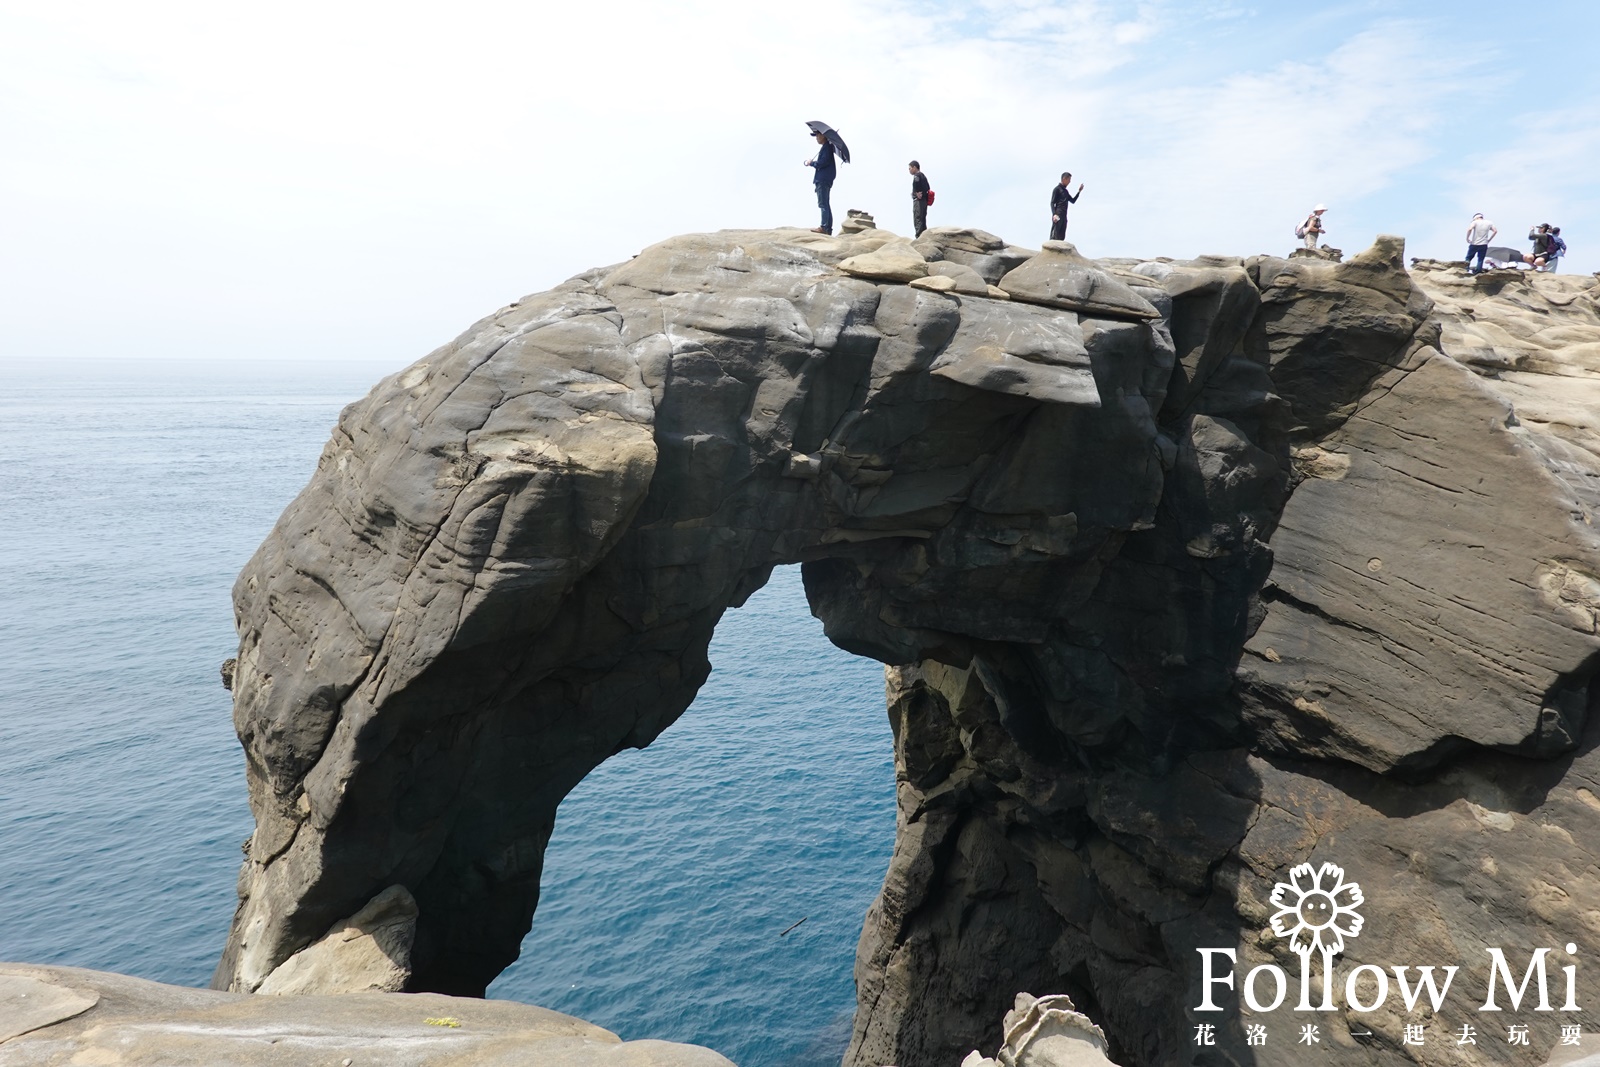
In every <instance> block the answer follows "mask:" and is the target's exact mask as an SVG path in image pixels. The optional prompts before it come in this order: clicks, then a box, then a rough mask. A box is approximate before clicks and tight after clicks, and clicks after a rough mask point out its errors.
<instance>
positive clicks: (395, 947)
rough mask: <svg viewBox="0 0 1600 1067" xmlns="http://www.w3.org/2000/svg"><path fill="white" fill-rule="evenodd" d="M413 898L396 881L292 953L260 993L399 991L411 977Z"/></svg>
mask: <svg viewBox="0 0 1600 1067" xmlns="http://www.w3.org/2000/svg"><path fill="white" fill-rule="evenodd" d="M416 936H417V902H416V901H415V900H413V899H412V898H411V894H410V893H408V892H406V888H405V886H399V885H394V886H390V887H389V888H388V889H385V890H384V891H383V892H381V893H379V894H378V895H377V896H375V897H373V898H372V900H371V901H369V902H368V903H367V905H366V907H364V908H362V909H361V910H360V911H358V912H356V913H355V914H354V915H352V916H350V918H348V919H346V920H345V921H344V922H341V923H336V924H335V925H334V927H333V929H331V930H329V931H328V932H327V934H325V935H324V936H323V937H322V938H321V940H319V941H316V942H313V943H312V944H310V945H307V946H306V947H305V948H303V949H301V950H300V951H299V952H296V953H295V954H294V955H293V956H290V957H289V958H288V959H287V960H284V961H283V963H281V964H279V966H278V968H277V969H276V970H274V971H273V972H272V973H271V974H269V975H267V977H266V980H265V981H263V982H262V983H261V986H260V988H259V989H257V990H256V992H258V993H273V994H290V993H399V992H401V991H403V990H404V989H405V987H406V982H407V981H409V980H410V978H411V943H412V941H414V940H415V939H416Z"/></svg>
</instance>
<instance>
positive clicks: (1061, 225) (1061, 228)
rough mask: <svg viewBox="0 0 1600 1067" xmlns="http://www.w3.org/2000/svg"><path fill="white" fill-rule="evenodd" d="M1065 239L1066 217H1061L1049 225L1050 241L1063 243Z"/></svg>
mask: <svg viewBox="0 0 1600 1067" xmlns="http://www.w3.org/2000/svg"><path fill="white" fill-rule="evenodd" d="M1066 239H1067V217H1066V216H1065V215H1062V216H1061V217H1060V218H1059V219H1056V220H1055V221H1054V222H1052V223H1050V240H1052V241H1065V240H1066Z"/></svg>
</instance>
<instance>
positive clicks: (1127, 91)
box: [0, 0, 1600, 362]
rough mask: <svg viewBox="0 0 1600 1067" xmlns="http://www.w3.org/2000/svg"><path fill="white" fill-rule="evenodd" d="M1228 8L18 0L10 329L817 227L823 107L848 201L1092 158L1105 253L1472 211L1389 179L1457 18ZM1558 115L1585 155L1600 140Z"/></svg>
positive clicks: (456, 316) (165, 330) (247, 308)
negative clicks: (1315, 205)
mask: <svg viewBox="0 0 1600 1067" xmlns="http://www.w3.org/2000/svg"><path fill="white" fill-rule="evenodd" d="M1234 15H1236V12H1233V11H1232V10H1231V9H1229V8H1227V7H1226V6H1219V7H1216V9H1215V10H1210V11H1196V10H1194V9H1192V8H1190V7H1186V6H1179V5H1174V4H1162V3H1150V4H1140V5H1132V4H1124V3H1095V2H1072V3H1050V2H1045V0H1028V2H1017V0H1012V2H1002V0H974V2H969V3H966V4H962V5H953V4H952V5H938V4H932V3H929V2H927V0H916V2H913V0H892V2H872V0H812V2H810V3H807V4H804V5H757V4H748V3H733V2H723V0H687V2H685V3H680V4H674V5H662V4H646V3H612V4H605V5H599V4H587V5H578V4H561V5H556V4H538V5H529V4H526V3H514V2H511V0H479V2H466V3H462V4H457V5H452V6H450V7H448V8H444V7H439V6H436V5H433V6H422V5H411V6H407V5H406V4H403V3H398V4H396V3H389V4H381V5H380V4H377V3H369V2H359V3H357V2H345V3H333V4H329V3H319V4H312V3H309V2H306V0H288V2H285V3H281V4H277V5H273V6H271V7H269V8H249V9H246V8H237V7H233V8H229V7H218V6H217V5H214V4H209V3H199V2H188V0H184V2H178V0H166V2H161V0H155V2H152V3H146V4H141V5H127V4H121V3H109V2H102V3H87V2H78V3H72V2H68V3H61V4H56V5H51V6H45V5H30V6H23V5H22V4H20V3H15V4H13V3H9V2H8V0H0V138H3V139H4V142H5V143H6V145H7V155H8V159H7V167H6V168H4V170H3V171H0V197H3V198H4V200H5V201H6V202H7V203H8V204H9V205H11V207H12V209H13V210H11V211H9V212H8V213H7V215H8V219H9V221H7V222H6V223H5V224H4V225H5V232H4V234H3V238H4V243H3V246H0V257H3V259H0V274H3V277H0V284H3V285H5V286H6V288H7V291H8V294H9V295H10V297H11V298H10V299H8V300H7V301H6V302H5V303H4V305H3V306H0V353H13V354H63V355H84V354H99V353H121V354H128V355H159V354H174V355H192V356H207V357H210V356H216V355H222V354H239V355H297V356H335V355H366V356H377V357H384V358H390V359H393V360H394V361H395V362H403V361H405V360H409V359H410V358H413V357H415V356H416V355H419V354H421V353H422V352H424V351H426V350H427V349H428V348H430V347H432V346H433V345H434V344H436V343H438V342H440V341H441V340H444V339H446V338H448V337H449V336H450V335H451V334H453V333H454V332H455V331H456V330H457V329H459V328H461V327H463V326H465V325H466V324H467V323H469V322H470V321H472V320H473V319H474V318H475V317H477V316H478V315H479V314H481V313H483V312H484V311H486V310H488V309H490V308H492V307H493V306H494V305H495V304H497V303H498V302H501V301H505V300H509V299H512V298H515V297H516V296H519V295H521V294H522V293H524V292H527V291H531V290H534V289H538V288H543V287H546V286H548V285H551V284H553V283H555V282H557V281H559V280H560V279H561V278H564V277H566V276H568V275H570V274H572V273H574V272H576V271H578V270H581V269H583V268H585V267H588V266H591V265H594V264H598V263H607V262H614V261H616V260H618V259H621V258H624V257H626V256H627V255H629V254H631V253H632V252H634V251H636V250H637V249H638V248H639V247H641V246H642V245H644V244H647V243H649V242H651V241H654V240H657V239H660V238H662V237H665V236H668V235H670V234H673V233H678V232H684V231H688V230H703V229H715V228H719V227H724V226H771V225H778V224H796V223H799V224H808V225H809V224H810V223H811V222H813V221H814V218H815V216H814V212H815V207H814V204H813V201H812V197H811V191H810V186H809V181H808V177H809V172H807V171H805V170H803V169H802V168H801V167H800V162H801V160H802V159H803V158H805V157H806V156H808V155H809V154H810V153H811V151H812V150H813V148H814V146H813V145H812V144H811V143H810V141H809V140H808V139H807V137H806V133H805V129H804V126H803V125H802V124H803V122H804V120H806V119H812V118H817V119H823V120H825V121H828V122H831V123H833V124H835V125H836V126H838V127H839V128H840V129H841V131H842V132H843V133H844V135H845V136H846V138H847V139H848V140H849V141H850V142H851V145H852V148H853V150H854V154H855V162H854V163H852V164H851V165H850V166H849V167H846V168H844V169H843V171H842V173H841V176H840V181H839V185H838V186H837V188H836V191H835V208H836V211H839V210H842V209H843V208H845V207H851V206H859V207H864V208H867V209H868V210H872V211H874V212H875V213H877V214H878V216H879V218H880V220H881V221H882V222H883V223H884V224H886V225H889V226H891V227H896V228H904V227H906V226H907V225H908V224H909V217H908V216H909V208H908V206H907V197H906V191H907V182H908V179H907V176H906V174H905V162H906V161H907V160H908V159H911V158H913V157H916V158H919V159H921V160H922V161H923V163H924V164H925V166H926V168H927V170H928V172H929V174H930V175H931V177H932V179H933V183H934V188H935V189H937V190H938V191H939V193H940V198H939V202H938V203H937V204H936V205H935V208H934V212H933V215H934V221H935V222H936V223H938V222H962V223H970V224H975V225H980V226H984V227H985V228H988V229H991V230H994V231H995V232H997V233H1000V234H1002V235H1003V236H1006V237H1007V238H1009V239H1011V240H1014V241H1017V242H1019V243H1025V244H1037V242H1038V241H1039V240H1040V239H1041V238H1042V237H1043V236H1044V231H1045V228H1046V227H1047V225H1048V218H1047V217H1046V214H1047V213H1046V209H1045V204H1046V199H1045V198H1046V196H1047V194H1048V190H1049V186H1050V185H1051V183H1052V182H1053V180H1054V177H1055V175H1056V174H1057V173H1059V172H1060V171H1061V170H1063V169H1071V170H1073V171H1074V172H1076V173H1077V175H1078V178H1079V179H1080V180H1082V181H1084V182H1085V183H1087V185H1088V187H1089V191H1088V192H1087V193H1086V194H1085V197H1084V201H1083V202H1082V203H1081V204H1080V206H1079V207H1078V208H1077V209H1075V215H1074V218H1073V227H1072V236H1073V237H1074V238H1075V239H1077V240H1079V241H1080V243H1081V244H1083V246H1084V247H1085V250H1086V251H1089V252H1091V253H1093V254H1101V255H1115V254H1170V255H1188V254H1193V253H1197V252H1201V251H1234V252H1239V253H1249V252H1253V251H1259V250H1269V249H1287V247H1288V246H1289V244H1290V243H1291V242H1292V238H1291V237H1290V234H1289V231H1290V229H1292V226H1293V224H1294V222H1295V221H1296V220H1297V217H1298V215H1300V214H1301V213H1303V212H1304V210H1305V209H1306V207H1308V206H1309V204H1310V202H1312V201H1314V200H1318V199H1321V200H1326V201H1328V202H1329V203H1330V204H1331V205H1332V206H1333V208H1334V210H1333V211H1331V212H1330V216H1331V217H1330V225H1331V226H1332V227H1333V232H1332V236H1333V237H1334V238H1336V239H1337V240H1339V241H1340V242H1342V243H1345V244H1346V247H1354V246H1357V245H1359V244H1361V243H1363V242H1364V241H1365V239H1367V238H1369V237H1370V236H1371V234H1372V233H1374V232H1378V231H1380V230H1389V229H1393V228H1396V227H1399V226H1406V225H1416V226H1417V228H1418V231H1419V232H1421V231H1429V228H1430V227H1432V228H1433V229H1436V230H1439V231H1440V232H1443V231H1444V229H1445V228H1446V227H1445V225H1444V223H1442V222H1439V221H1437V220H1435V219H1433V217H1432V216H1431V215H1429V214H1428V212H1426V211H1423V212H1418V213H1415V217H1413V213H1411V212H1410V210H1409V209H1407V210H1405V211H1400V212H1396V211H1395V210H1394V207H1395V205H1394V204H1393V203H1391V202H1386V201H1385V200H1384V197H1385V196H1387V195H1388V191H1392V189H1393V187H1394V186H1395V184H1396V183H1397V182H1399V181H1401V180H1408V181H1409V180H1415V178H1416V175H1417V173H1418V168H1427V167H1430V166H1436V165H1437V163H1436V157H1437V156H1439V155H1440V154H1441V153H1448V152H1453V151H1454V150H1455V146H1453V145H1441V143H1440V140H1439V137H1440V130H1441V129H1442V128H1443V126H1444V125H1447V124H1448V120H1449V118H1450V114H1451V111H1452V109H1453V108H1455V107H1457V106H1459V103H1460V101H1461V100H1462V99H1463V92H1466V93H1468V94H1470V93H1471V92H1473V91H1474V90H1473V89H1472V88H1471V87H1470V85H1467V84H1466V83H1464V77H1463V74H1464V71H1467V72H1470V71H1469V68H1470V64H1466V63H1465V62H1464V61H1462V60H1461V59H1459V58H1458V56H1459V55H1460V49H1458V48H1457V47H1455V43H1454V41H1452V40H1447V39H1442V38H1441V37H1440V36H1439V34H1438V33H1437V32H1436V29H1437V28H1436V27H1433V26H1432V24H1429V25H1428V26H1422V25H1419V24H1416V23H1409V22H1405V21H1388V22H1382V23H1379V24H1377V25H1375V26H1371V27H1368V28H1366V29H1365V30H1364V32H1355V33H1345V34H1344V35H1343V36H1327V35H1326V34H1325V41H1326V43H1325V45H1322V46H1320V47H1319V48H1310V49H1305V50H1304V54H1296V55H1294V56H1292V57H1285V56H1274V57H1273V58H1272V60H1271V61H1270V62H1263V61H1260V60H1259V59H1258V60H1255V61H1250V60H1247V59H1246V58H1245V51H1243V50H1241V51H1240V52H1239V53H1238V55H1232V54H1230V55H1227V56H1223V57H1217V56H1211V55H1202V56H1199V57H1195V56H1185V55H1183V54H1182V53H1183V46H1184V45H1185V44H1186V38H1187V37H1188V36H1191V35H1192V34H1194V33H1197V32H1200V31H1199V30H1197V29H1196V27H1197V26H1199V25H1200V24H1201V23H1205V24H1208V25H1213V24H1215V25H1221V24H1224V23H1225V24H1226V26H1227V27H1228V32H1229V33H1234V34H1237V33H1240V32H1241V31H1242V30H1243V29H1245V28H1254V27H1255V26H1256V24H1257V23H1259V22H1261V16H1260V15H1259V14H1258V13H1251V14H1250V15H1249V18H1240V17H1232V16H1234ZM1219 20H1220V21H1219ZM1463 32H1465V31H1463ZM1253 39H1254V38H1248V39H1247V38H1245V37H1239V38H1237V41H1238V42H1245V43H1248V40H1253ZM1228 40H1230V41H1233V40H1235V38H1228ZM1230 47H1231V46H1230ZM1241 48H1242V46H1241ZM1296 51H1297V52H1298V51H1299V50H1296ZM1218 72H1220V73H1218ZM1548 121H1552V122H1555V121H1557V120H1556V119H1551V120H1548ZM1563 121H1567V122H1569V123H1570V124H1571V130H1572V131H1573V132H1570V133H1563V132H1560V131H1561V130H1566V129H1567V127H1552V129H1553V130H1555V131H1556V133H1555V136H1557V137H1559V138H1562V141H1561V143H1562V145H1563V146H1564V147H1563V148H1562V153H1563V154H1562V155H1561V157H1560V158H1561V160H1562V162H1561V165H1562V166H1571V167H1573V169H1574V170H1575V171H1576V170H1579V169H1585V170H1587V171H1588V172H1592V169H1593V168H1592V166H1589V167H1587V168H1584V167H1583V166H1582V165H1583V163H1584V161H1586V160H1587V161H1590V162H1591V163H1592V161H1593V160H1594V158H1595V155H1596V153H1597V151H1600V149H1597V148H1596V146H1595V145H1594V143H1593V141H1592V140H1591V139H1587V138H1586V137H1584V136H1581V131H1582V129H1583V126H1582V122H1581V119H1579V118H1578V117H1576V116H1569V117H1568V119H1566V120H1563ZM1430 161H1434V162H1430ZM1499 165H1500V164H1498V163H1496V166H1499ZM1455 173H1456V171H1451V174H1452V175H1454V174H1455ZM1429 180H1434V181H1438V182H1439V184H1440V188H1441V190H1443V196H1442V199H1445V200H1449V198H1450V197H1451V196H1455V195H1456V189H1455V187H1454V186H1451V185H1450V183H1449V181H1448V180H1446V179H1444V178H1430V179H1429ZM1563 188H1566V189H1567V190H1568V192H1567V193H1566V194H1564V195H1568V196H1570V198H1571V202H1572V203H1574V204H1576V203H1578V202H1579V200H1580V199H1581V198H1582V196H1583V195H1585V194H1584V192H1583V187H1582V186H1581V185H1580V184H1578V183H1576V182H1568V183H1567V184H1566V185H1565V186H1563ZM1528 195H1529V196H1530V197H1532V196H1534V195H1535V194H1534V193H1532V192H1530V193H1529V194H1528ZM1444 207H1445V208H1447V209H1448V214H1449V217H1450V221H1449V227H1450V228H1459V227H1457V226H1456V223H1455V222H1454V217H1455V216H1456V215H1458V214H1459V213H1460V212H1459V208H1458V204H1457V202H1456V201H1450V202H1449V203H1447V204H1445V205H1444ZM1430 210H1431V209H1430ZM1473 210H1481V208H1473ZM1576 210H1577V209H1576V208H1575V209H1574V211H1576ZM1583 210H1584V211H1588V212H1589V217H1593V205H1592V204H1591V205H1590V206H1589V207H1586V208H1584V209H1583ZM1397 214H1398V215H1399V217H1398V218H1397V217H1395V216H1396V215H1397ZM1439 217H1440V218H1443V215H1442V214H1441V215H1440V216H1439ZM1574 217H1577V216H1576V215H1575V216H1574ZM1429 232H1431V231H1429ZM1347 235H1348V236H1347ZM1451 248H1452V254H1453V243H1452V245H1451ZM67 324H70V325H67ZM219 338H221V339H225V340H224V341H222V342H219V341H218V339H219ZM219 344H221V346H222V349H221V351H219V347H218V346H219Z"/></svg>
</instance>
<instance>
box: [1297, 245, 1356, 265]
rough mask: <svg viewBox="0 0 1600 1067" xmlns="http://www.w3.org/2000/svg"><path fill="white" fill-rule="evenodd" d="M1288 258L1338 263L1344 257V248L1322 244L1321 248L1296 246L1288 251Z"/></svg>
mask: <svg viewBox="0 0 1600 1067" xmlns="http://www.w3.org/2000/svg"><path fill="white" fill-rule="evenodd" d="M1289 258H1290V259H1320V260H1323V261H1324V262H1327V263H1338V262H1339V261H1340V260H1342V259H1344V249H1342V248H1331V247H1328V246H1323V247H1321V248H1297V249H1295V250H1294V251H1293V252H1290V253H1289Z"/></svg>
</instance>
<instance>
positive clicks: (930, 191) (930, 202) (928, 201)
mask: <svg viewBox="0 0 1600 1067" xmlns="http://www.w3.org/2000/svg"><path fill="white" fill-rule="evenodd" d="M927 203H928V206H929V207H932V206H933V190H932V189H929V190H928V200H927Z"/></svg>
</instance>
